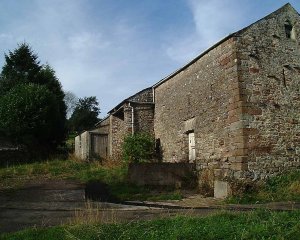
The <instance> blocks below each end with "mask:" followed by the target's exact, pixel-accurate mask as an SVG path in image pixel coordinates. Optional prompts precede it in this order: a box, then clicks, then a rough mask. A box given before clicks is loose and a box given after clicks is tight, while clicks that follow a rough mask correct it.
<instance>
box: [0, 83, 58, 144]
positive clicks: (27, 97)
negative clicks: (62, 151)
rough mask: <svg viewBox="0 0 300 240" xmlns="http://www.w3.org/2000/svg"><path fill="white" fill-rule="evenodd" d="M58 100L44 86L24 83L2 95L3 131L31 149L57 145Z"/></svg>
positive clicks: (1, 124)
mask: <svg viewBox="0 0 300 240" xmlns="http://www.w3.org/2000/svg"><path fill="white" fill-rule="evenodd" d="M58 105H59V103H58V101H57V99H56V98H55V96H54V95H53V94H52V93H51V92H50V91H49V90H48V89H47V88H46V87H45V86H38V85H36V84H26V85H25V84H23V85H19V86H16V87H15V88H13V89H11V90H10V91H9V92H8V93H7V94H5V95H3V96H2V97H1V98H0V119H1V121H0V131H1V132H5V134H6V136H7V137H9V138H10V139H11V140H13V141H15V142H17V143H22V144H24V145H26V146H28V147H30V148H33V147H34V149H36V147H37V146H39V147H40V146H44V147H46V148H48V149H51V148H52V147H53V146H56V145H57V138H56V136H55V134H53V132H55V131H56V130H57V123H58V122H59V121H60V113H59V107H58Z"/></svg>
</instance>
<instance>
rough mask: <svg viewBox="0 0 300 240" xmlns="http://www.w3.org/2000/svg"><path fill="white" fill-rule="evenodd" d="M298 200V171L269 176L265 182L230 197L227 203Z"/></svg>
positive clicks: (299, 182) (299, 172) (299, 180)
mask: <svg viewBox="0 0 300 240" xmlns="http://www.w3.org/2000/svg"><path fill="white" fill-rule="evenodd" d="M280 201H300V171H299V170H298V171H293V172H290V173H285V174H282V175H280V176H275V177H272V178H269V179H268V180H267V181H266V183H261V184H260V185H258V186H256V187H254V188H252V189H251V191H248V192H246V193H243V194H241V195H239V196H235V197H231V198H229V199H228V200H227V202H229V203H266V202H280Z"/></svg>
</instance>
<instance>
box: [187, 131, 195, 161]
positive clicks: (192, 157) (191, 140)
mask: <svg viewBox="0 0 300 240" xmlns="http://www.w3.org/2000/svg"><path fill="white" fill-rule="evenodd" d="M188 135H189V161H190V162H194V161H195V160H196V149H195V133H194V132H190V133H188Z"/></svg>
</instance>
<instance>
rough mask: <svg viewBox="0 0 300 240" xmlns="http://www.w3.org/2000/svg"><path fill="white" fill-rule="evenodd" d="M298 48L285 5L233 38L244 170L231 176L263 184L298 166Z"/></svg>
mask: <svg viewBox="0 0 300 240" xmlns="http://www.w3.org/2000/svg"><path fill="white" fill-rule="evenodd" d="M288 25H290V28H291V27H292V29H290V30H291V31H290V32H288V31H287V30H288V28H289V27H288ZM299 44H300V18H299V14H298V13H297V12H296V11H295V10H294V9H293V8H292V7H291V6H290V5H286V6H285V7H284V8H283V9H281V10H279V11H277V12H275V13H273V14H271V15H270V16H269V17H268V18H266V19H264V20H263V21H260V22H258V23H256V24H254V25H252V26H250V27H249V28H248V29H246V30H244V31H242V32H241V34H240V37H239V38H238V41H237V46H238V58H239V64H238V71H239V73H240V75H239V84H240V92H241V95H240V97H241V98H242V100H243V101H244V102H243V108H242V109H240V112H239V118H240V119H243V120H244V122H243V126H241V129H240V131H241V132H242V134H243V142H244V146H243V149H241V151H240V153H239V154H240V156H243V157H244V167H243V168H242V169H240V170H242V171H238V172H235V175H236V177H239V178H251V179H261V178H262V179H263V178H266V177H268V176H272V175H274V174H277V173H279V172H282V171H285V170H287V169H292V168H297V167H300V157H299V156H300V47H299ZM245 156H247V157H245Z"/></svg>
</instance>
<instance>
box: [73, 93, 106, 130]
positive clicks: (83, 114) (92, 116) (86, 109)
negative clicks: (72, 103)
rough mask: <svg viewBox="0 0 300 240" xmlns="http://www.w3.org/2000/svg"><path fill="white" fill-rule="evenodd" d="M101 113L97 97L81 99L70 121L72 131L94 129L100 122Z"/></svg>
mask: <svg viewBox="0 0 300 240" xmlns="http://www.w3.org/2000/svg"><path fill="white" fill-rule="evenodd" d="M99 113H100V108H99V103H98V101H97V98H96V97H94V96H92V97H84V98H79V100H78V103H77V104H76V107H75V109H74V112H73V114H72V116H71V118H70V120H69V121H70V128H71V131H83V130H87V129H90V128H92V127H94V126H95V124H96V123H97V122H98V121H99V118H98V115H99Z"/></svg>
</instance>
